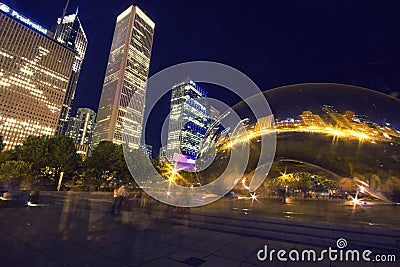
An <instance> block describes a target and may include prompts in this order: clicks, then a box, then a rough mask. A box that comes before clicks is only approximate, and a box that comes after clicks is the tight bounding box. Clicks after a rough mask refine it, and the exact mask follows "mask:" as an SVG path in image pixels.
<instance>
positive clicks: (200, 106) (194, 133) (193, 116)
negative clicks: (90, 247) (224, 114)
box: [166, 79, 215, 161]
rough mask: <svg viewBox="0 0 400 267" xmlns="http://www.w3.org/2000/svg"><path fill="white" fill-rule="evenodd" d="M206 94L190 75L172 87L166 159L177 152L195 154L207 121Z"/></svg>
mask: <svg viewBox="0 0 400 267" xmlns="http://www.w3.org/2000/svg"><path fill="white" fill-rule="evenodd" d="M205 97H207V93H206V92H205V91H204V90H203V89H202V88H201V87H200V86H198V85H197V84H196V83H194V82H193V81H191V80H190V79H187V80H185V81H183V82H181V83H179V84H176V85H174V86H173V87H172V95H171V112H170V115H169V127H168V141H167V150H166V156H167V159H168V160H169V161H174V155H175V156H176V155H177V154H182V155H186V156H190V157H192V158H193V159H195V158H196V155H197V152H198V149H199V145H200V142H201V141H202V139H203V136H204V135H205V133H206V131H207V128H208V127H209V125H210V108H209V107H208V105H207V102H206V101H205ZM214 109H215V108H214Z"/></svg>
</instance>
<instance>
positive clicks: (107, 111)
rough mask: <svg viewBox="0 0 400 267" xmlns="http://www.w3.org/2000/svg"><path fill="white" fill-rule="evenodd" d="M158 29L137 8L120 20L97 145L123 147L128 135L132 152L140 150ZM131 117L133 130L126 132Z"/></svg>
mask: <svg viewBox="0 0 400 267" xmlns="http://www.w3.org/2000/svg"><path fill="white" fill-rule="evenodd" d="M154 27H155V24H154V22H153V21H152V20H151V19H150V18H149V17H148V16H147V15H146V14H145V13H144V12H143V11H141V10H140V9H139V8H138V7H137V6H130V7H129V8H128V9H127V10H125V11H124V12H122V13H121V14H120V15H119V16H118V17H117V23H116V26H115V31H114V37H113V41H112V45H111V51H110V55H109V59H108V64H107V70H106V74H105V78H104V83H103V90H102V93H101V98H100V103H99V110H98V112H97V120H96V128H95V133H94V137H93V144H94V145H96V144H98V143H99V142H100V141H103V140H108V141H112V142H114V143H116V144H122V132H123V131H124V138H128V139H129V143H130V144H132V148H135V149H139V146H140V139H141V134H142V121H143V115H144V106H145V97H146V87H145V85H146V81H147V78H148V75H149V66H150V56H151V50H152V44H153V35H154ZM131 101H132V104H131V105H129V103H130V102H131ZM128 115H129V120H130V123H129V127H126V128H125V129H123V124H124V121H125V120H127V119H128Z"/></svg>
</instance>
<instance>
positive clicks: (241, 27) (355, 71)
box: [2, 0, 400, 142]
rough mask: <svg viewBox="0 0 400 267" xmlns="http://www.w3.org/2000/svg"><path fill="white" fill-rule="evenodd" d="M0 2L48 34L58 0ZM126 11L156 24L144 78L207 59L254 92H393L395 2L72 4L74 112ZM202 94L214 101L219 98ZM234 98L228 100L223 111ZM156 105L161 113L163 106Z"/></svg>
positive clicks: (100, 74)
mask: <svg viewBox="0 0 400 267" xmlns="http://www.w3.org/2000/svg"><path fill="white" fill-rule="evenodd" d="M2 2H5V3H6V4H8V5H10V6H11V7H13V8H15V9H17V10H19V11H21V12H22V13H23V14H25V15H27V16H29V17H31V18H32V19H33V20H35V21H37V22H39V23H41V24H42V25H43V26H45V27H47V28H49V29H52V27H54V25H55V22H56V19H57V17H59V16H61V14H62V10H63V7H64V5H65V2H66V1H65V0H52V1H49V0H35V1H32V0H8V1H2ZM130 4H135V5H138V6H139V7H140V8H141V9H142V10H143V11H145V12H146V14H147V15H148V16H149V17H150V18H151V19H152V20H153V21H154V22H155V23H156V28H155V36H154V43H153V52H152V58H151V66H150V75H152V74H154V73H156V72H158V71H160V70H162V69H164V68H166V67H168V66H172V65H174V64H177V63H182V62H186V61H195V60H207V61H216V62H220V63H224V64H228V65H230V66H232V67H235V68H237V69H239V70H240V71H242V72H244V73H245V74H247V75H248V76H249V77H250V78H251V79H253V81H254V82H255V83H256V84H257V85H258V86H259V87H260V88H261V89H262V90H267V89H270V88H274V87H277V86H283V85H288V84H295V83H304V82H336V83H345V84H352V85H359V86H363V87H367V88H371V89H375V90H379V91H382V92H386V93H394V94H395V93H396V92H398V91H400V63H399V59H400V57H399V55H400V53H399V49H400V37H399V25H400V16H399V15H398V10H399V8H398V7H399V4H398V1H395V0H394V1H388V0H385V1H378V0H376V1H366V0H361V1H338V0H335V1H328V0H327V1H321V0H301V1H299V0H297V1H286V0H281V1H268V0H266V1H225V0H218V1H216V0H210V1H209V0H201V1H200V0H191V1H188V0H186V1H175V0H170V1H155V0H147V1H145V0H142V1H139V0H137V1H122V0H113V1H102V0H96V1H94V0H80V1H78V0H71V1H70V6H69V9H68V14H69V13H73V12H75V9H76V7H78V6H79V17H80V19H81V22H82V24H83V27H84V30H85V31H86V34H87V36H88V39H89V45H88V50H87V53H86V58H85V61H84V64H83V70H82V72H81V76H80V80H79V84H78V88H77V91H76V95H75V102H74V110H76V109H77V108H78V107H90V108H92V109H94V110H95V111H97V107H98V102H99V99H100V94H101V89H102V83H103V79H104V73H105V69H106V65H107V60H108V54H109V50H110V47H111V41H112V36H113V31H114V27H115V21H116V17H117V15H118V14H119V13H121V12H122V11H123V10H125V9H126V8H127V7H128V6H129V5H130ZM177 82H178V81H177ZM204 87H205V89H206V90H207V91H208V92H209V95H211V96H213V97H216V98H222V97H221V96H225V95H224V94H222V93H221V91H219V90H217V88H212V87H206V86H204ZM224 99H226V98H224ZM236 100H237V99H235V98H233V97H231V98H228V102H230V103H229V104H233V103H234V102H235V101H236ZM164 106H165V107H164V109H165V111H168V109H169V103H168V99H166V100H165V105H164ZM155 142H157V141H155Z"/></svg>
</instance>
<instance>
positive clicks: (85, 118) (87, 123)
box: [65, 108, 96, 146]
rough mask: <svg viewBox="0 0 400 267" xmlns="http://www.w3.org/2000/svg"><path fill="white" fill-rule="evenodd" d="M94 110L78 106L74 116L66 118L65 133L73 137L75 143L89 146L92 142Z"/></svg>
mask: <svg viewBox="0 0 400 267" xmlns="http://www.w3.org/2000/svg"><path fill="white" fill-rule="evenodd" d="M95 120H96V112H94V111H93V110H91V109H90V108H78V111H77V112H76V116H75V117H71V118H69V120H68V126H67V130H66V132H65V135H66V136H68V137H71V138H73V139H74V142H75V144H79V145H87V146H89V145H90V144H91V142H92V137H93V131H94V123H95Z"/></svg>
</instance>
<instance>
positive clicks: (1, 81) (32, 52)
mask: <svg viewBox="0 0 400 267" xmlns="http://www.w3.org/2000/svg"><path fill="white" fill-rule="evenodd" d="M0 33H1V34H0V44H1V47H0V135H2V136H3V142H4V144H5V149H6V150H9V149H13V148H14V147H15V146H17V145H22V142H23V141H24V139H25V138H26V137H28V136H31V135H32V136H42V135H48V136H49V135H54V134H55V132H56V128H57V124H58V121H59V118H60V113H61V109H62V105H63V103H64V99H65V95H66V91H67V89H68V85H69V80H70V77H71V75H72V66H73V64H74V62H75V57H76V52H75V51H74V50H72V49H70V48H68V47H67V46H65V45H63V44H60V43H58V42H57V41H55V40H54V39H53V38H52V33H51V32H50V31H48V30H47V29H46V28H44V27H43V26H41V25H39V24H38V23H36V22H34V21H33V20H32V19H30V18H28V17H26V16H25V15H23V14H21V13H20V12H18V11H16V10H13V9H12V8H10V7H9V6H7V5H5V4H4V3H0Z"/></svg>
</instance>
